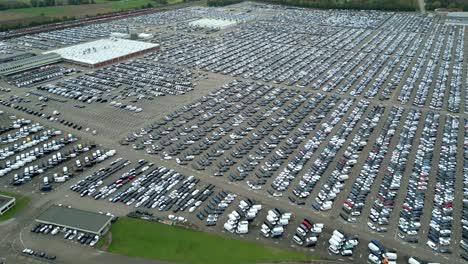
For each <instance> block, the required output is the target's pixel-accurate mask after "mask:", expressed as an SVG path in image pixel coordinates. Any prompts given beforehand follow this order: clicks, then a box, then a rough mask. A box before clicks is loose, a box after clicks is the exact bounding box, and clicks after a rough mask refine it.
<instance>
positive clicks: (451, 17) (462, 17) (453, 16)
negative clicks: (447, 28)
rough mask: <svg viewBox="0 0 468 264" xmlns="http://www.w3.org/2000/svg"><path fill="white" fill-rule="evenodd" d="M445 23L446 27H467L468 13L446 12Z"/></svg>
mask: <svg viewBox="0 0 468 264" xmlns="http://www.w3.org/2000/svg"><path fill="white" fill-rule="evenodd" d="M445 23H446V24H447V25H459V26H468V12H448V13H447V19H446V20H445Z"/></svg>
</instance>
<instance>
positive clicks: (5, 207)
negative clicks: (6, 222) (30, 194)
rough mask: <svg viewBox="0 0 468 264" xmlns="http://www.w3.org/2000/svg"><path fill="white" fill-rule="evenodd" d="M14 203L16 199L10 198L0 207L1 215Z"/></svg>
mask: <svg viewBox="0 0 468 264" xmlns="http://www.w3.org/2000/svg"><path fill="white" fill-rule="evenodd" d="M15 204H16V199H13V200H11V201H10V202H9V203H7V204H6V205H4V206H3V207H2V208H0V215H3V214H4V213H6V212H7V211H8V210H10V209H11V208H12V207H13V206H15Z"/></svg>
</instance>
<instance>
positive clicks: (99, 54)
mask: <svg viewBox="0 0 468 264" xmlns="http://www.w3.org/2000/svg"><path fill="white" fill-rule="evenodd" d="M154 50H159V45H158V44H153V43H147V42H142V41H135V40H129V39H121V38H109V39H100V40H96V41H92V42H87V43H83V44H78V45H74V46H70V47H66V48H61V49H57V50H53V51H50V52H53V53H57V54H60V55H61V56H62V58H63V59H64V60H65V61H68V62H71V63H75V64H78V65H82V66H86V67H92V68H95V67H101V66H104V65H107V64H113V63H118V62H120V61H123V60H126V59H129V58H131V57H134V56H139V55H142V54H145V53H148V52H151V51H154ZM46 53H49V52H46Z"/></svg>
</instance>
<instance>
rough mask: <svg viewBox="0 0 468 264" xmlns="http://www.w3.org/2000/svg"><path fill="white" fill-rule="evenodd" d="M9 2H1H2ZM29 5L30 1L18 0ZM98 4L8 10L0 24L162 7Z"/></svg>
mask: <svg viewBox="0 0 468 264" xmlns="http://www.w3.org/2000/svg"><path fill="white" fill-rule="evenodd" d="M3 1H8V0H0V2H3ZM17 1H21V2H25V3H29V0H17ZM95 2H96V4H88V5H60V6H47V7H28V8H18V9H8V10H4V11H0V24H2V23H4V24H8V25H14V24H23V25H24V24H27V23H29V22H31V21H47V20H52V19H53V18H62V17H64V16H67V17H84V16H86V15H89V16H94V15H97V14H106V13H110V12H116V11H125V10H131V9H137V8H140V7H142V6H146V5H147V4H151V5H153V6H154V7H161V5H159V4H158V3H157V1H154V0H119V1H110V0H95ZM182 2H183V0H168V5H173V4H178V3H182Z"/></svg>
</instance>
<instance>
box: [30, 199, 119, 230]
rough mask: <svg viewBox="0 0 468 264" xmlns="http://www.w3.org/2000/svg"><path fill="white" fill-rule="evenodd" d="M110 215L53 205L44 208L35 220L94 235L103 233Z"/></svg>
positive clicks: (108, 223) (109, 220)
mask: <svg viewBox="0 0 468 264" xmlns="http://www.w3.org/2000/svg"><path fill="white" fill-rule="evenodd" d="M111 221H112V216H108V215H104V214H99V213H94V212H89V211H84V210H79V209H75V208H68V207H65V206H57V205H53V206H51V207H49V209H47V210H45V211H44V212H43V213H42V214H41V215H40V216H39V217H38V218H37V219H36V222H38V223H41V224H46V225H54V226H59V227H65V228H68V229H75V230H78V231H80V232H86V233H90V234H95V235H99V236H101V235H104V234H105V233H106V232H107V231H108V230H109V227H110V225H111Z"/></svg>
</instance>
